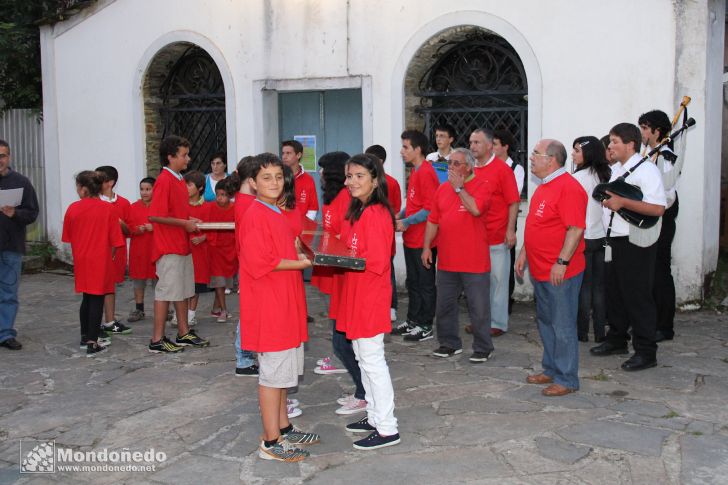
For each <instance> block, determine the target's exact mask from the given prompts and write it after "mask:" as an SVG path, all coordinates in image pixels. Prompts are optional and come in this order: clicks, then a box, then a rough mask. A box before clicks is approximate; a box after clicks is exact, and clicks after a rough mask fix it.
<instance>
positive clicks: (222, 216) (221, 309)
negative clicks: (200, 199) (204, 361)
mask: <svg viewBox="0 0 728 485" xmlns="http://www.w3.org/2000/svg"><path fill="white" fill-rule="evenodd" d="M230 187H232V184H231V180H230V177H228V178H226V179H224V180H221V181H220V182H218V184H217V187H215V202H212V203H210V204H209V208H208V221H209V222H235V206H234V205H233V204H231V202H230V199H231V195H232V194H234V193H235V191H234V190H230V189H229V188H230ZM207 239H208V241H209V243H208V244H209V245H210V246H209V251H210V283H209V285H208V286H209V287H210V288H214V290H215V302H214V303H213V305H212V313H213V315H215V314H217V321H218V322H219V323H225V322H227V321H228V318H232V316H233V315H232V314H231V313H229V312H228V310H227V304H226V303H225V289H226V288H232V287H233V277H234V276H235V271H236V270H237V267H238V258H237V253H236V251H235V231H230V230H215V231H209V234H208V236H207Z"/></svg>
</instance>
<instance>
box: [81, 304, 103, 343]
mask: <svg viewBox="0 0 728 485" xmlns="http://www.w3.org/2000/svg"><path fill="white" fill-rule="evenodd" d="M78 313H79V318H80V320H81V340H83V341H84V342H87V341H89V340H90V341H93V342H95V341H96V340H97V339H98V338H99V328H100V327H101V317H102V316H103V313H104V295H91V294H89V293H84V294H83V298H82V299H81V309H80V310H79V312H78Z"/></svg>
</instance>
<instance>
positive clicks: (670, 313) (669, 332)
mask: <svg viewBox="0 0 728 485" xmlns="http://www.w3.org/2000/svg"><path fill="white" fill-rule="evenodd" d="M679 208H680V207H679V204H678V200H677V198H675V203H674V204H672V206H671V207H670V208H669V209H667V210H666V211H665V214H664V215H663V216H662V229H661V230H660V237H659V238H658V239H657V259H656V260H655V290H654V296H655V304H656V305H657V330H659V331H660V332H662V334H663V335H664V336H665V337H667V338H672V337H673V336H674V335H675V330H674V329H673V326H674V323H675V280H673V278H672V268H671V267H670V264H671V262H672V240H673V239H674V238H675V219H677V213H678V210H679Z"/></svg>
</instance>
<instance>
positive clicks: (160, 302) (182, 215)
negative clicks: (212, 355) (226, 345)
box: [149, 136, 210, 353]
mask: <svg viewBox="0 0 728 485" xmlns="http://www.w3.org/2000/svg"><path fill="white" fill-rule="evenodd" d="M189 153H190V142H188V141H187V140H185V139H184V138H181V137H179V136H168V137H167V138H165V139H164V140H162V143H160V145H159V155H160V163H161V165H162V171H161V172H160V174H159V177H158V178H157V181H156V182H155V184H154V198H152V203H151V205H150V206H149V222H151V223H152V224H153V227H154V230H153V231H152V233H153V234H154V249H153V254H152V258H153V259H154V261H155V262H156V265H157V276H159V281H158V282H157V286H156V288H155V289H154V330H153V334H152V340H151V342H150V343H149V351H150V352H156V353H159V352H163V353H170V352H172V353H174V352H180V351H182V350H184V347H185V346H188V345H192V346H194V347H206V346H208V345H210V342H208V341H207V340H205V339H202V338H200V337H198V336H197V334H196V333H195V331H194V330H191V329H190V328H189V326H188V316H187V310H188V305H187V299H188V298H190V297H192V296H194V295H195V276H194V270H193V265H192V252H191V250H190V241H189V237H188V234H187V233H190V232H195V231H197V230H198V229H197V222H199V220H198V219H194V218H192V217H190V205H189V194H188V192H187V184H185V181H184V179H183V178H182V175H181V174H180V172H181V171H182V170H184V169H186V168H187V164H188V163H189V161H190V156H189ZM169 302H173V304H174V311H175V313H176V314H177V332H178V333H177V338H176V339H175V341H174V342H172V341H171V340H169V339H168V338H167V337H166V335H164V323H165V321H166V320H167V311H168V310H169Z"/></svg>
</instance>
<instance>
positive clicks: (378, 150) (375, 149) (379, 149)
mask: <svg viewBox="0 0 728 485" xmlns="http://www.w3.org/2000/svg"><path fill="white" fill-rule="evenodd" d="M370 153H371V154H372V155H374V156H375V157H377V158H378V159H379V160H380V161H381V162H382V163H384V162H386V161H387V150H385V149H384V147H383V146H382V145H372V146H370V147H369V148H367V149H366V150H364V154H365V155H368V154H370Z"/></svg>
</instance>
